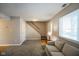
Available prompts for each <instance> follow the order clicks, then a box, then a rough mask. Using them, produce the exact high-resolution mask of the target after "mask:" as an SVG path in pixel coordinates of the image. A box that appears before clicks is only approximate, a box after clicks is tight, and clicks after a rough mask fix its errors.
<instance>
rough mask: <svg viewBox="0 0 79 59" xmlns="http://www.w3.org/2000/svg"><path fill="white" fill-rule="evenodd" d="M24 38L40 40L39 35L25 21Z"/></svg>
mask: <svg viewBox="0 0 79 59" xmlns="http://www.w3.org/2000/svg"><path fill="white" fill-rule="evenodd" d="M26 38H27V40H40V39H41V35H40V34H39V33H38V32H37V31H36V30H35V29H34V28H32V27H31V26H30V25H29V24H27V23H26Z"/></svg>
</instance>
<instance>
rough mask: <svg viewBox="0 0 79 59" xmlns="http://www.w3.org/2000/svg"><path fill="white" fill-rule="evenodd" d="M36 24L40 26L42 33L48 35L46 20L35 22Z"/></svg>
mask: <svg viewBox="0 0 79 59" xmlns="http://www.w3.org/2000/svg"><path fill="white" fill-rule="evenodd" d="M34 24H35V25H36V26H37V27H38V28H39V30H40V32H41V33H42V35H46V22H34Z"/></svg>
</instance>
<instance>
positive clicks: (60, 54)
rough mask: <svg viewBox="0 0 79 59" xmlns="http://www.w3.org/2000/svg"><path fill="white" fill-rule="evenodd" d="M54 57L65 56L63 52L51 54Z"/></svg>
mask: <svg viewBox="0 0 79 59" xmlns="http://www.w3.org/2000/svg"><path fill="white" fill-rule="evenodd" d="M51 55H52V56H64V55H63V54H62V53H61V52H51Z"/></svg>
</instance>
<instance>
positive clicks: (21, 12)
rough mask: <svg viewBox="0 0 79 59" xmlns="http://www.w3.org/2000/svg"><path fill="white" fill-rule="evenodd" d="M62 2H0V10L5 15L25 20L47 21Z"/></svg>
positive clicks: (59, 7)
mask: <svg viewBox="0 0 79 59" xmlns="http://www.w3.org/2000/svg"><path fill="white" fill-rule="evenodd" d="M63 4H64V3H9V4H7V3H6V4H5V3H4V4H3V3H1V4H0V12H1V13H4V14H6V15H7V16H20V17H21V18H23V19H25V20H26V21H33V20H36V21H47V20H49V19H50V18H52V17H53V16H55V15H56V14H57V13H58V12H59V11H61V10H62V9H63V8H64V7H62V5H63Z"/></svg>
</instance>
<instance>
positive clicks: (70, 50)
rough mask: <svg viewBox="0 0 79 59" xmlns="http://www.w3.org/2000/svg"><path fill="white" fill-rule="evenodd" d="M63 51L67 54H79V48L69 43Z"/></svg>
mask: <svg viewBox="0 0 79 59" xmlns="http://www.w3.org/2000/svg"><path fill="white" fill-rule="evenodd" d="M62 52H63V54H64V55H66V56H79V49H78V48H76V47H74V46H71V45H69V44H67V43H66V44H65V45H64V47H63V50H62Z"/></svg>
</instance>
